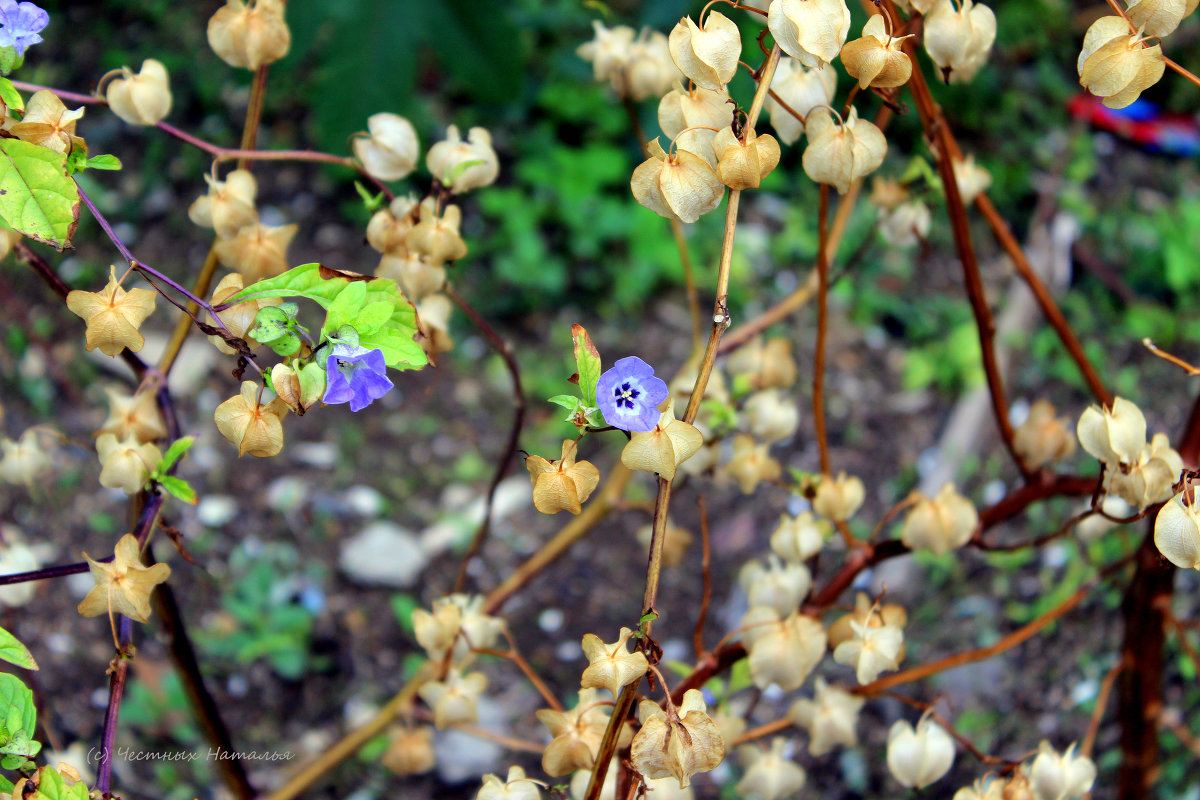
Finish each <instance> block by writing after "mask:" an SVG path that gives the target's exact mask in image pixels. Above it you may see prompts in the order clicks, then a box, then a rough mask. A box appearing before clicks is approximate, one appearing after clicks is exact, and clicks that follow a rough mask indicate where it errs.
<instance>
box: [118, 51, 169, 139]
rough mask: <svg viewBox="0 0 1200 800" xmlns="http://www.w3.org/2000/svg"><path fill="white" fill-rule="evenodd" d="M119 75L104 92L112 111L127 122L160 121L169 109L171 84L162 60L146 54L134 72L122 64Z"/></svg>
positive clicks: (131, 123) (148, 122)
mask: <svg viewBox="0 0 1200 800" xmlns="http://www.w3.org/2000/svg"><path fill="white" fill-rule="evenodd" d="M121 75H122V77H120V78H117V79H116V80H114V81H113V82H112V83H110V84H108V89H107V90H106V91H105V93H104V99H105V100H107V101H108V106H109V108H111V109H112V110H113V113H114V114H116V115H117V116H118V117H120V118H121V119H123V120H125V121H126V122H128V123H129V124H130V125H154V124H156V123H158V122H161V121H162V120H163V118H164V117H166V116H167V113H168V112H170V110H171V87H170V85H169V84H168V82H167V68H166V67H164V66H163V65H162V62H160V61H155V60H154V59H153V58H148V59H146V60H145V61H143V62H142V71H141V72H139V73H138V74H137V75H134V74H133V72H132V71H131V70H130V69H129V67H121Z"/></svg>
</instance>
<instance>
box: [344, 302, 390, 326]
mask: <svg viewBox="0 0 1200 800" xmlns="http://www.w3.org/2000/svg"><path fill="white" fill-rule="evenodd" d="M395 310H396V307H395V306H394V305H392V304H391V303H388V302H386V301H383V300H376V301H374V302H372V303H367V304H366V305H365V306H363V309H362V311H360V312H358V316H356V317H355V318H354V321H353V322H351V323H350V324H351V325H352V326H353V327H354V329H355V330H357V331H358V332H359V333H360V334H362V333H367V334H370V333H375V332H376V331H378V330H379V329H380V328H382V327H383V326H384V325H385V324H387V321H388V320H389V319H391V318H392V312H394V311H395Z"/></svg>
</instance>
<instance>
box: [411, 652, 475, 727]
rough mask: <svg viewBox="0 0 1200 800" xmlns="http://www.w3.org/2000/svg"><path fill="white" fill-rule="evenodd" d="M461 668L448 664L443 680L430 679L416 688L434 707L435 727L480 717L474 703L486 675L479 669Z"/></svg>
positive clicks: (465, 721) (447, 725) (427, 702)
mask: <svg viewBox="0 0 1200 800" xmlns="http://www.w3.org/2000/svg"><path fill="white" fill-rule="evenodd" d="M463 669H464V668H463V667H459V668H451V670H450V672H449V673H448V674H447V675H446V678H445V680H441V681H430V682H429V683H425V684H422V685H421V688H419V689H417V694H419V695H420V696H421V699H422V700H424V701H425V704H426V705H428V706H429V707H430V708H432V709H433V724H434V726H435V727H437V728H438V730H441V729H443V728H446V727H449V726H451V725H469V724H471V723H472V722H474V721H475V720H476V719H478V717H479V711H478V709H477V705H478V703H479V698H480V696H481V695H482V694H483V691H484V689H486V688H487V684H488V680H487V676H486V675H484V674H483V673H482V672H468V673H465V674H464V673H463Z"/></svg>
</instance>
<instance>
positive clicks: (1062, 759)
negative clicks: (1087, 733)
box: [1029, 740, 1096, 800]
mask: <svg viewBox="0 0 1200 800" xmlns="http://www.w3.org/2000/svg"><path fill="white" fill-rule="evenodd" d="M1095 780H1096V765H1095V764H1093V763H1092V760H1091V759H1090V758H1088V757H1087V756H1077V755H1075V743H1074V742H1072V743H1071V745H1070V746H1069V747H1067V751H1066V752H1065V753H1063V754H1062V755H1061V756H1060V755H1059V754H1058V751H1056V750H1055V749H1054V748H1053V747H1051V746H1050V743H1049V742H1047V741H1045V740H1042V743H1041V744H1040V745H1039V746H1038V754H1037V758H1035V759H1034V760H1033V767H1031V768H1030V770H1029V782H1030V784H1031V786H1032V789H1033V796H1034V798H1035V800H1076V798H1080V797H1083V796H1084V795H1085V794H1087V793H1088V792H1089V791H1090V790H1091V788H1092V782H1093V781H1095Z"/></svg>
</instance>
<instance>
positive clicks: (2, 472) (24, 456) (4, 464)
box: [0, 428, 124, 488]
mask: <svg viewBox="0 0 1200 800" xmlns="http://www.w3.org/2000/svg"><path fill="white" fill-rule="evenodd" d="M37 435H38V431H37V429H36V428H30V429H29V430H27V431H25V432H24V433H22V434H21V438H20V439H18V440H17V441H15V442H14V441H13V440H12V439H6V438H3V437H0V481H3V482H5V483H14V484H16V483H20V484H24V485H25V487H26V488H33V485H34V484H35V483H40V482H41V480H42V478H44V477H46V475H47V474H49V472H50V464H51V461H50V456H49V455H48V454H47V453H46V451H45V450H44V449H43V448H42V446H41V445H40V444H39V443H38V439H37ZM122 438H124V437H122Z"/></svg>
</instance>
